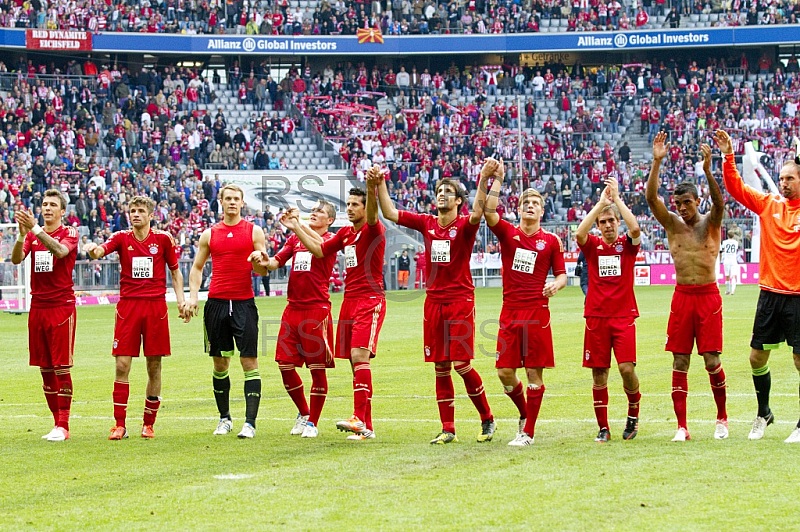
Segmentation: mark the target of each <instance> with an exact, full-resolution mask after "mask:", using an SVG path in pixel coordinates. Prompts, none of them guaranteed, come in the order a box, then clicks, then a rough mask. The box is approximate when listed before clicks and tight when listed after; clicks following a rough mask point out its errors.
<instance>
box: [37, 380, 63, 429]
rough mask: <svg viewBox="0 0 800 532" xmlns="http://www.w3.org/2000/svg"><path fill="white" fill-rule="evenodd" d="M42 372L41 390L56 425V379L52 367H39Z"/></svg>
mask: <svg viewBox="0 0 800 532" xmlns="http://www.w3.org/2000/svg"><path fill="white" fill-rule="evenodd" d="M39 371H41V373H42V390H44V398H45V399H46V400H47V408H49V409H50V412H51V413H52V414H53V423H54V424H55V425H58V381H57V380H56V373H55V371H53V368H40V369H39Z"/></svg>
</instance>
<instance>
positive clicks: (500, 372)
mask: <svg viewBox="0 0 800 532" xmlns="http://www.w3.org/2000/svg"><path fill="white" fill-rule="evenodd" d="M497 376H498V377H499V378H500V382H502V383H503V384H504V385H505V386H511V385H513V384H514V380H515V378H516V374H515V373H514V370H513V369H512V368H497Z"/></svg>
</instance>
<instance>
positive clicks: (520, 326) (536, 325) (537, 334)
mask: <svg viewBox="0 0 800 532" xmlns="http://www.w3.org/2000/svg"><path fill="white" fill-rule="evenodd" d="M532 306H533V305H532ZM555 365H556V363H555V357H554V356H553V333H552V331H551V330H550V309H549V308H547V306H546V305H545V306H544V307H542V306H539V305H536V306H535V308H529V309H527V310H513V309H507V308H506V307H503V310H502V311H501V312H500V330H499V331H498V333H497V361H496V362H495V364H494V367H496V368H552V367H555Z"/></svg>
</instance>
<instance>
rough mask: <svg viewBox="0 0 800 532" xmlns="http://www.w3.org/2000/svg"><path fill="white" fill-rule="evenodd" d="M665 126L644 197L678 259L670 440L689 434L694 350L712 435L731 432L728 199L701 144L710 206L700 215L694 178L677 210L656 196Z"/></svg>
mask: <svg viewBox="0 0 800 532" xmlns="http://www.w3.org/2000/svg"><path fill="white" fill-rule="evenodd" d="M666 138H667V134H666V133H665V132H663V131H661V132H659V133H658V134H656V137H655V139H654V141H653V166H652V167H651V168H650V177H649V178H648V180H647V188H646V189H645V198H646V199H647V204H648V205H650V209H651V210H652V211H653V215H654V216H655V217H656V220H658V221H659V223H660V224H661V225H663V226H664V229H665V230H666V231H667V239H668V240H669V252H670V254H671V255H672V259H673V261H674V262H675V281H676V286H675V293H674V294H673V295H672V308H671V309H670V313H669V324H668V325H667V344H666V347H665V348H664V349H665V350H666V351H670V352H672V404H673V407H674V409H675V416H676V417H677V418H678V432H677V433H676V434H675V437H674V438H673V439H672V441H686V440H688V439H690V438H691V437H690V436H689V430H688V429H687V427H686V396H687V395H688V393H689V385H688V381H687V374H688V372H689V363H690V361H691V357H692V349H693V348H694V344H695V343H697V352H698V353H699V354H700V355H701V356H702V357H703V360H704V362H705V366H706V371H707V372H708V378H709V380H710V381H711V392H712V393H713V395H714V402H715V403H716V404H717V422H716V426H715V428H714V438H716V439H718V440H722V439H725V438H727V437H728V413H727V411H726V408H725V401H726V394H725V371H724V370H723V369H722V363H721V362H720V358H719V355H720V353H722V297H721V296H720V295H719V286H718V285H717V255H718V254H719V242H720V239H721V227H722V215H723V213H724V209H725V202H724V200H723V198H722V192H721V191H720V189H719V185H718V184H717V181H716V180H715V179H714V176H713V175H711V148H710V147H709V146H708V145H707V144H701V145H700V151H701V152H702V153H703V171H704V172H705V174H706V180H707V181H708V190H709V192H710V194H711V210H710V211H709V213H708V214H705V215H704V214H700V213H699V212H698V210H697V209H698V207H699V206H700V198H699V196H698V193H697V187H695V185H693V184H692V183H679V184H678V185H677V186H676V187H675V190H674V192H673V194H672V199H673V201H674V202H675V209H676V210H677V211H678V212H677V214H675V213H672V212H669V210H668V209H667V207H666V205H664V202H663V201H662V200H661V198H659V197H658V172H659V169H660V168H661V161H662V160H663V159H664V157H666V156H667V146H666V144H665V142H664V141H665V140H666Z"/></svg>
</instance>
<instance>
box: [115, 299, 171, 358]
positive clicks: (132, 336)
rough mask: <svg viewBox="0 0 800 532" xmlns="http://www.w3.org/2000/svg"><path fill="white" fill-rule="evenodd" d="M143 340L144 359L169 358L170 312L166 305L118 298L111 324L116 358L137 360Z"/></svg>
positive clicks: (162, 302) (159, 301) (151, 301)
mask: <svg viewBox="0 0 800 532" xmlns="http://www.w3.org/2000/svg"><path fill="white" fill-rule="evenodd" d="M142 339H144V356H146V357H152V356H169V355H170V349H169V346H170V343H169V310H167V302H166V301H164V300H163V299H161V300H158V301H153V300H148V299H120V300H119V302H118V303H117V314H116V318H115V321H114V346H113V348H112V350H111V354H112V355H114V356H115V357H120V356H121V357H138V356H139V349H140V347H141V346H142Z"/></svg>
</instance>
